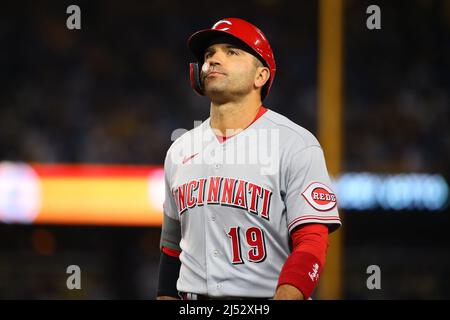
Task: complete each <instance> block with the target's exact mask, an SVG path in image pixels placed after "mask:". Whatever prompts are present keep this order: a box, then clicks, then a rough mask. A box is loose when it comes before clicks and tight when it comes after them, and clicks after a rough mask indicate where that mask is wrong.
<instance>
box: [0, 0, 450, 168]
mask: <svg viewBox="0 0 450 320" xmlns="http://www.w3.org/2000/svg"><path fill="white" fill-rule="evenodd" d="M369 4H370V3H369V2H367V3H365V1H351V0H349V1H347V2H346V9H345V19H344V21H345V29H344V41H345V44H344V57H345V61H344V108H345V110H344V113H345V118H344V119H345V122H344V139H345V140H344V141H345V145H344V147H345V152H344V170H348V171H350V170H351V171H363V170H371V171H394V172H399V171H418V172H420V171H423V172H430V171H431V172H436V171H437V172H448V165H447V164H448V162H449V160H450V135H448V127H449V123H448V119H449V113H450V97H449V95H450V90H449V88H450V77H449V74H450V59H449V58H448V57H450V39H449V36H450V4H449V2H448V1H437V0H434V1H405V2H400V1H399V2H395V3H392V2H387V1H384V2H383V1H381V3H380V4H379V5H380V7H381V13H382V29H381V30H375V31H370V30H368V29H367V28H366V25H365V22H366V18H367V17H368V15H367V14H366V12H365V9H366V7H367V6H368V5H369ZM68 5H69V3H65V2H53V1H42V2H39V3H37V2H36V3H35V2H24V1H17V2H14V3H9V4H8V5H7V8H6V10H4V15H5V17H4V18H2V19H1V25H0V41H1V43H2V44H3V45H2V48H3V49H2V50H1V51H0V66H1V70H2V72H1V73H0V83H1V89H0V159H2V160H24V161H31V162H91V163H145V164H148V163H162V161H163V159H164V156H165V152H166V150H167V148H168V147H169V145H170V144H171V140H170V139H171V133H172V132H173V131H174V130H175V129H177V128H185V129H191V128H192V127H193V125H194V121H195V120H204V119H206V118H207V117H208V116H209V115H208V114H209V103H208V100H207V99H206V98H202V97H198V96H196V95H195V93H194V92H193V91H192V90H191V89H190V86H189V83H188V63H189V61H190V60H191V59H192V56H190V53H189V51H188V49H187V47H186V40H187V38H188V36H189V35H190V34H191V33H192V32H194V31H196V30H198V29H201V28H205V27H208V26H211V25H212V24H213V23H214V22H215V21H217V20H218V19H220V18H222V17H226V16H240V17H243V18H246V19H248V20H250V21H252V22H253V23H255V24H256V25H258V26H260V27H261V29H262V30H263V31H264V32H265V33H266V35H267V37H268V38H269V40H270V41H271V43H272V47H273V49H274V52H275V55H276V58H277V64H278V73H277V78H276V80H275V83H274V86H273V90H272V92H271V94H270V95H269V98H268V99H267V100H266V101H264V103H265V104H266V106H267V107H269V108H272V109H274V110H275V111H277V112H280V113H282V114H285V115H287V116H288V117H290V118H291V119H292V120H294V121H295V122H297V123H298V124H300V125H302V126H304V127H306V128H307V129H309V130H310V131H312V132H313V133H317V131H316V130H317V124H316V111H317V110H316V104H317V99H316V96H317V76H316V72H317V55H318V47H317V35H318V30H317V28H318V25H317V11H318V8H317V4H316V2H315V1H305V2H301V3H297V2H294V1H282V0H279V1H275V0H273V1H271V0H253V1H248V2H241V3H236V4H235V5H234V6H230V5H227V4H221V3H215V4H214V6H212V5H211V3H210V2H204V1H194V2H189V4H188V3H183V2H179V3H177V2H176V1H147V2H138V1H128V2H127V3H124V2H120V1H112V2H110V1H95V2H91V1H89V2H88V1H81V2H79V3H78V5H79V6H80V8H81V27H82V28H81V30H68V29H67V28H66V19H67V17H68V16H69V15H68V14H66V8H67V6H68Z"/></svg>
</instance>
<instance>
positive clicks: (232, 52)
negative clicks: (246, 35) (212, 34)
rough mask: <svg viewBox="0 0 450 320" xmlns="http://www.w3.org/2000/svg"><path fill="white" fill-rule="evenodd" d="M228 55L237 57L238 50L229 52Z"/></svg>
mask: <svg viewBox="0 0 450 320" xmlns="http://www.w3.org/2000/svg"><path fill="white" fill-rule="evenodd" d="M228 54H230V55H237V54H238V53H237V51H236V50H231V49H230V50H228Z"/></svg>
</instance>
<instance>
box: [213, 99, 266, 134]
mask: <svg viewBox="0 0 450 320" xmlns="http://www.w3.org/2000/svg"><path fill="white" fill-rule="evenodd" d="M261 105H262V103H261V100H260V99H255V98H250V97H249V99H243V100H240V101H231V102H226V103H223V104H216V103H214V102H211V110H210V115H211V128H213V129H214V131H215V132H216V134H218V135H221V136H224V137H228V136H231V135H234V134H236V133H237V132H239V130H243V129H245V128H247V127H248V125H249V124H250V123H251V122H252V121H253V120H254V119H255V116H256V115H257V113H258V111H259V108H260V107H261Z"/></svg>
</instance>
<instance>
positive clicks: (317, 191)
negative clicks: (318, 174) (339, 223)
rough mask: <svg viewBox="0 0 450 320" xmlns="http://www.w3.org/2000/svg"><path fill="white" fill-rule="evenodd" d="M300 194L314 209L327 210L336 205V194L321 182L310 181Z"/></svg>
mask: <svg viewBox="0 0 450 320" xmlns="http://www.w3.org/2000/svg"><path fill="white" fill-rule="evenodd" d="M302 196H303V197H305V199H306V201H308V203H309V204H310V205H311V206H312V207H313V208H314V209H317V210H319V211H328V210H331V209H333V208H334V207H335V206H336V195H335V194H334V193H333V191H332V190H331V189H330V188H328V187H327V186H326V185H324V184H323V183H319V182H313V183H311V184H310V185H309V186H308V187H307V188H306V190H305V191H303V192H302Z"/></svg>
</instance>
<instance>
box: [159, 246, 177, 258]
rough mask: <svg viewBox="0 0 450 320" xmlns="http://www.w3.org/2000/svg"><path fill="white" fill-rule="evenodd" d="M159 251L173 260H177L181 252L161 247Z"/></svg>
mask: <svg viewBox="0 0 450 320" xmlns="http://www.w3.org/2000/svg"><path fill="white" fill-rule="evenodd" d="M161 251H162V252H163V253H165V254H167V255H168V256H171V257H174V258H178V257H179V256H180V253H181V251H178V250H174V249H170V248H167V247H162V249H161Z"/></svg>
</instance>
